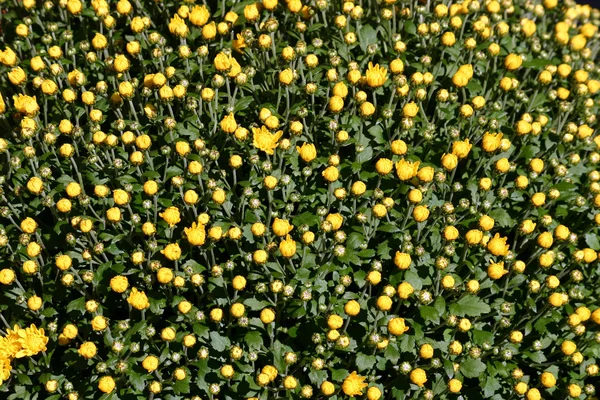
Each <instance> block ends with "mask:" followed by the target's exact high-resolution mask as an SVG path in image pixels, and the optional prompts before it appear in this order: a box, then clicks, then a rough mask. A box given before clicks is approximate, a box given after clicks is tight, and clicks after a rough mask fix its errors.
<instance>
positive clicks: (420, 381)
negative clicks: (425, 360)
mask: <svg viewBox="0 0 600 400" xmlns="http://www.w3.org/2000/svg"><path fill="white" fill-rule="evenodd" d="M410 381H411V382H412V383H414V384H415V385H417V386H419V387H423V385H424V384H425V382H427V374H426V373H425V371H424V370H423V369H421V368H415V369H413V370H412V371H411V372H410Z"/></svg>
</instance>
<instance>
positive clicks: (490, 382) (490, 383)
mask: <svg viewBox="0 0 600 400" xmlns="http://www.w3.org/2000/svg"><path fill="white" fill-rule="evenodd" d="M501 387H502V385H501V384H500V382H499V381H498V379H496V378H494V377H493V376H487V377H486V378H485V384H484V385H483V397H484V398H486V399H487V398H490V397H492V396H493V395H494V393H496V390H498V389H500V388H501Z"/></svg>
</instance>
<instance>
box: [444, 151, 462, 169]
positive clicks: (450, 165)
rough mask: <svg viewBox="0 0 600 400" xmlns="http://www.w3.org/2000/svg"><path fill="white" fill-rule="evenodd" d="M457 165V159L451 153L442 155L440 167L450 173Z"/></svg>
mask: <svg viewBox="0 0 600 400" xmlns="http://www.w3.org/2000/svg"><path fill="white" fill-rule="evenodd" d="M457 165H458V157H457V156H456V155H454V154H452V153H450V154H444V155H442V166H443V167H444V168H445V169H446V170H447V171H452V170H453V169H454V168H456V166H457Z"/></svg>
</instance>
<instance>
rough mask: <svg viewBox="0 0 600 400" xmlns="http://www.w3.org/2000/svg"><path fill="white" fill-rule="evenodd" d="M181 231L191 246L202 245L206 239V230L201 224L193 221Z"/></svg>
mask: <svg viewBox="0 0 600 400" xmlns="http://www.w3.org/2000/svg"><path fill="white" fill-rule="evenodd" d="M183 231H184V233H185V235H186V236H187V239H188V242H189V243H190V244H191V245H192V246H202V245H203V244H204V242H205V241H206V230H205V228H204V225H202V224H196V223H195V222H193V223H192V226H191V227H190V228H184V229H183Z"/></svg>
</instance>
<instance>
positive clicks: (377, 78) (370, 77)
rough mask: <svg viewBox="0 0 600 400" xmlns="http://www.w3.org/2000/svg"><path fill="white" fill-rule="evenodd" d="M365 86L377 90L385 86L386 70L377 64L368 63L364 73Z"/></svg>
mask: <svg viewBox="0 0 600 400" xmlns="http://www.w3.org/2000/svg"><path fill="white" fill-rule="evenodd" d="M365 75H366V77H367V84H368V85H369V86H370V87H372V88H378V87H380V86H383V85H384V84H385V81H386V80H387V69H386V68H383V67H380V66H379V64H375V65H373V63H372V62H369V68H368V69H367V72H366V74H365Z"/></svg>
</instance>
